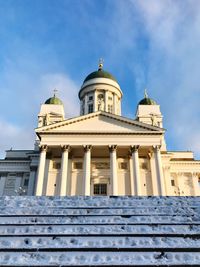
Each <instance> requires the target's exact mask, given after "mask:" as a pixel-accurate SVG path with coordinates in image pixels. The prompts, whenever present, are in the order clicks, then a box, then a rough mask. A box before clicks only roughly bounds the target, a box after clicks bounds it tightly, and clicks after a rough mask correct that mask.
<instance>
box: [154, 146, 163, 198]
mask: <svg viewBox="0 0 200 267" xmlns="http://www.w3.org/2000/svg"><path fill="white" fill-rule="evenodd" d="M154 153H155V165H156V175H157V183H158V189H159V190H158V192H159V195H160V196H165V195H166V193H165V181H164V176H163V169H162V159H161V154H160V146H155V147H154Z"/></svg>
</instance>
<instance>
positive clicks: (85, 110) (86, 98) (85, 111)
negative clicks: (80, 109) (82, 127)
mask: <svg viewBox="0 0 200 267" xmlns="http://www.w3.org/2000/svg"><path fill="white" fill-rule="evenodd" d="M86 114H88V96H87V94H85V107H84V114H83V115H86Z"/></svg>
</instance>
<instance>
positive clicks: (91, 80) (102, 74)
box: [79, 61, 122, 115]
mask: <svg viewBox="0 0 200 267" xmlns="http://www.w3.org/2000/svg"><path fill="white" fill-rule="evenodd" d="M121 98H122V91H121V89H120V86H119V84H118V82H117V80H116V79H115V78H114V77H113V75H112V74H110V73H109V72H107V71H105V70H103V63H102V61H100V62H99V67H98V70H97V71H94V72H92V73H90V74H89V75H88V76H87V77H86V78H85V80H84V81H83V84H82V86H81V89H80V91H79V99H80V115H86V114H88V113H92V112H96V111H106V112H110V113H113V114H116V115H121Z"/></svg>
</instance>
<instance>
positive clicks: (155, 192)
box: [149, 152, 159, 196]
mask: <svg viewBox="0 0 200 267" xmlns="http://www.w3.org/2000/svg"><path fill="white" fill-rule="evenodd" d="M154 154H155V153H153V152H152V153H149V159H150V167H151V181H152V191H153V196H159V192H158V182H157V172H156V164H155V155H154Z"/></svg>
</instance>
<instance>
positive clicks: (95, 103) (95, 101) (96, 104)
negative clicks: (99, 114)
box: [94, 90, 98, 112]
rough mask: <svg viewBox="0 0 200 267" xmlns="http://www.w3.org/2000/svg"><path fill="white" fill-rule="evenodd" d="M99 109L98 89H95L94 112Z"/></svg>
mask: <svg viewBox="0 0 200 267" xmlns="http://www.w3.org/2000/svg"><path fill="white" fill-rule="evenodd" d="M96 111H98V103H97V90H94V112H96Z"/></svg>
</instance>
